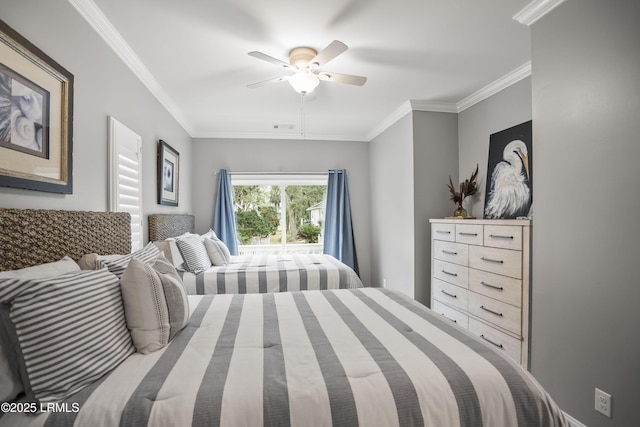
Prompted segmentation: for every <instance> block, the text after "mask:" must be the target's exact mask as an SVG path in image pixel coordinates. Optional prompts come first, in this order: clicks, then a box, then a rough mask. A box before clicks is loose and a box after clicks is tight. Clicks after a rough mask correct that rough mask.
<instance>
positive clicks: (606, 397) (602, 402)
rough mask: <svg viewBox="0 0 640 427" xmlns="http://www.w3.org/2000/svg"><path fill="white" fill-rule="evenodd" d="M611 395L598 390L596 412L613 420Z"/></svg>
mask: <svg viewBox="0 0 640 427" xmlns="http://www.w3.org/2000/svg"><path fill="white" fill-rule="evenodd" d="M611 400H612V398H611V395H610V394H609V393H605V392H604V391H602V390H600V389H598V388H596V403H595V405H596V411H598V412H600V413H601V414H603V415H605V416H607V417H609V418H611V403H612V402H611Z"/></svg>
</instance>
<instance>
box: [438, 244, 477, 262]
mask: <svg viewBox="0 0 640 427" xmlns="http://www.w3.org/2000/svg"><path fill="white" fill-rule="evenodd" d="M433 257H434V258H435V259H439V260H442V261H447V262H452V263H454V264H460V265H469V246H467V245H464V244H462V243H453V242H446V241H443V240H434V241H433Z"/></svg>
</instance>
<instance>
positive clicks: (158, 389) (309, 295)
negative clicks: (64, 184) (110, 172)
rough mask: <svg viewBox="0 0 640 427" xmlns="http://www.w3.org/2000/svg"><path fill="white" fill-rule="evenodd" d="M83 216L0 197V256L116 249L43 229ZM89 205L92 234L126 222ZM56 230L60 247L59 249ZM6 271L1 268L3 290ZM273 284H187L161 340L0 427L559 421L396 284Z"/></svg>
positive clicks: (486, 349) (482, 350)
mask: <svg viewBox="0 0 640 427" xmlns="http://www.w3.org/2000/svg"><path fill="white" fill-rule="evenodd" d="M34 215H36V216H40V215H44V216H46V217H53V218H55V220H48V222H47V223H46V224H45V228H46V230H44V229H40V228H39V224H38V222H37V221H36V222H32V221H30V218H31V217H33V216H34ZM84 215H87V214H86V213H79V212H66V211H48V212H47V213H46V214H43V213H42V211H29V210H0V248H1V249H2V250H3V254H2V257H0V258H2V260H1V261H0V262H2V264H1V265H0V269H2V270H7V269H17V268H22V267H25V266H27V265H32V264H40V263H43V262H50V261H55V260H58V259H60V258H61V257H62V256H64V254H66V253H70V254H72V257H74V258H75V259H78V258H79V257H80V256H82V254H78V252H77V249H75V247H76V246H78V245H79V244H80V245H81V246H83V248H82V250H81V251H90V252H97V253H101V254H107V253H118V252H117V251H116V252H113V249H108V250H107V251H106V252H105V251H104V250H103V249H104V248H101V247H100V246H102V243H96V240H94V239H92V238H89V237H78V234H77V233H80V234H81V235H82V236H86V235H90V234H91V233H93V231H94V230H91V229H86V228H87V226H89V223H87V226H85V225H84V224H85V222H84V221H80V222H79V223H78V227H77V229H76V230H75V231H72V230H69V229H68V228H67V229H65V232H64V233H65V237H63V238H60V236H57V237H56V236H53V235H51V234H56V232H55V231H52V222H51V221H53V223H55V224H57V223H58V222H60V223H69V222H72V223H73V222H74V221H75V220H74V219H73V218H77V217H78V216H84ZM92 215H93V213H92ZM95 215H98V216H100V218H101V221H102V220H103V219H104V218H106V219H105V220H104V221H106V222H109V225H106V226H104V225H99V226H98V230H95V231H96V235H97V236H102V237H98V239H97V240H98V241H99V240H101V239H104V237H103V235H104V234H107V235H113V236H115V235H118V236H123V235H128V233H129V229H128V225H127V226H126V227H123V226H122V224H121V223H122V222H123V221H122V220H121V219H120V215H121V214H95ZM114 218H117V220H115V219H114ZM112 220H113V221H112ZM112 222H113V223H112ZM75 223H77V221H76V222H75ZM90 226H91V227H93V225H92V224H91V225H90ZM55 227H57V225H55V226H54V228H55ZM104 230H108V232H107V233H104ZM25 233H26V235H27V236H34V237H33V238H31V237H25V239H27V240H29V241H30V242H31V243H30V244H32V245H35V246H42V247H44V248H47V247H49V248H51V247H56V249H55V251H53V252H55V253H51V254H49V259H46V258H47V257H46V256H44V255H43V254H44V253H45V252H46V251H45V250H43V249H33V250H31V251H30V252H28V251H25V250H24V248H25V244H24V243H20V242H17V241H16V239H18V240H20V239H21V236H24V235H25ZM5 236H9V237H7V238H5ZM60 240H62V241H63V242H66V244H67V245H68V248H66V249H64V248H60V249H58V248H57V247H58V246H64V243H60ZM81 240H86V241H87V243H86V244H85V243H82V242H81ZM107 240H108V239H107ZM51 241H53V242H57V243H55V244H53V245H51V244H49V243H47V242H51ZM89 241H91V243H89ZM103 243H104V242H103ZM105 244H106V243H105ZM107 245H110V243H108V244H107ZM17 246H18V247H22V249H19V248H17ZM125 246H126V244H125ZM58 250H64V251H65V253H63V254H62V255H61V252H58ZM118 250H121V248H118ZM15 251H17V253H19V254H20V255H19V256H16V255H13V254H14V252H15ZM120 253H121V252H120ZM29 254H32V255H33V254H38V255H37V256H35V258H34V257H31V256H30V255H29ZM18 258H19V260H18ZM6 260H9V261H6ZM132 263H133V261H132ZM125 274H127V273H125ZM121 280H123V279H121ZM6 283H7V282H6V280H5V281H4V282H3V280H2V279H0V294H2V292H3V286H4V287H6V286H7V285H6ZM121 285H122V283H121ZM278 290H279V292H271V293H224V294H206V295H189V296H188V307H189V308H188V311H189V314H190V316H189V319H188V322H187V323H186V326H184V328H183V329H182V330H180V331H179V332H178V333H177V334H176V335H175V337H174V338H173V339H172V340H170V341H169V343H168V345H166V346H164V347H162V348H160V349H158V350H156V351H153V352H150V353H148V354H141V353H139V352H131V354H129V355H128V356H127V357H126V358H124V359H123V360H122V361H121V363H119V364H117V366H116V367H115V368H114V369H112V370H111V371H109V372H108V373H107V374H105V375H103V376H102V377H100V378H99V379H97V380H95V381H92V382H90V383H88V385H85V386H84V387H82V388H81V389H80V390H78V391H76V392H74V393H73V394H71V395H69V396H68V397H66V398H64V399H62V400H61V401H56V405H57V406H47V405H44V406H39V409H44V411H41V412H40V413H39V414H36V415H33V414H31V415H26V414H24V413H19V412H20V411H17V409H19V407H18V403H19V402H24V400H22V401H21V400H17V401H14V402H13V403H12V405H13V409H15V410H13V411H11V410H10V411H5V413H4V414H3V415H2V417H1V418H0V426H23V425H24V426H58V425H59V426H68V425H76V426H84V425H92V426H102V425H104V426H112V425H122V426H188V425H194V426H214V425H225V426H256V425H267V426H271V425H294V426H312V425H314V426H315V425H318V426H320V425H322V426H325V425H326V426H329V425H335V426H341V425H344V426H355V425H361V426H394V425H398V426H422V425H432V426H474V427H475V426H482V425H484V426H518V425H520V426H564V425H566V421H565V419H564V417H563V415H562V413H561V411H560V410H559V408H558V407H557V405H556V404H555V403H554V402H553V401H552V399H551V398H550V397H549V396H548V394H547V393H546V392H545V391H544V390H543V389H542V387H541V386H540V385H539V384H538V383H537V382H536V380H535V379H534V378H533V377H532V376H531V375H530V374H529V373H528V372H526V371H525V370H523V369H522V368H520V367H519V366H518V365H517V364H516V363H515V362H513V361H512V360H511V359H510V358H509V357H508V356H506V355H504V354H501V353H499V352H497V351H496V350H494V349H493V348H491V347H490V346H488V345H486V344H485V343H483V342H481V341H480V340H478V339H477V338H476V337H475V336H473V335H471V334H470V333H468V332H467V331H465V330H463V329H461V328H459V327H457V326H456V325H455V324H454V323H451V322H450V321H448V320H447V319H445V318H443V317H442V316H440V315H438V314H436V313H434V312H432V311H431V310H429V309H428V308H426V307H424V306H422V305H420V304H419V303H417V302H415V301H413V300H411V299H410V298H408V297H406V296H404V295H401V294H399V293H396V292H392V291H389V290H386V289H377V288H362V287H360V288H355V289H324V290H304V291H298V290H291V289H287V290H285V289H278ZM4 306H5V309H7V308H9V309H11V303H10V302H9V303H5V304H4ZM7 306H9V307H7ZM7 321H8V320H6V319H5V322H7ZM4 326H6V324H5V325H4ZM2 350H3V351H4V353H5V354H6V353H7V351H6V350H8V349H7V345H6V343H5V342H2ZM9 353H11V352H9ZM71 356H72V355H70V357H71ZM14 357H15V355H14ZM8 408H9V409H12V408H11V407H8ZM23 408H24V406H23ZM22 412H24V411H22Z"/></svg>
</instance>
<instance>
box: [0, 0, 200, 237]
mask: <svg viewBox="0 0 640 427" xmlns="http://www.w3.org/2000/svg"><path fill="white" fill-rule="evenodd" d="M8 3H9V2H4V3H3V4H2V6H0V8H1V11H0V12H1V13H0V17H1V19H2V20H3V21H5V22H6V23H7V24H8V25H9V26H11V27H13V29H14V30H16V31H18V32H19V33H20V34H21V35H22V36H24V37H25V38H26V39H28V40H29V41H30V42H31V43H33V44H35V45H36V46H37V47H39V48H40V49H41V50H43V51H44V52H45V53H46V54H47V55H49V56H50V57H52V58H53V59H54V60H55V61H57V62H58V63H59V64H61V65H62V66H64V67H65V68H66V69H67V70H69V71H70V72H71V73H72V74H73V75H74V78H75V85H74V117H73V194H71V195H58V194H51V193H43V192H39V191H29V190H20V189H11V188H6V187H0V207H15V208H34V209H73V210H96V211H104V210H106V209H107V207H108V200H107V198H108V187H107V117H108V116H109V115H111V116H113V117H115V118H116V119H117V120H118V121H120V122H121V123H123V124H124V125H125V126H127V127H129V128H130V129H131V130H133V131H134V132H136V133H137V134H139V135H140V136H141V137H142V144H143V153H142V157H143V184H142V185H143V192H144V201H143V203H144V205H143V209H144V213H145V214H149V213H152V212H155V213H158V212H165V213H169V212H170V213H182V212H189V211H190V210H191V177H190V173H189V170H190V169H191V161H192V158H191V138H190V137H189V135H188V134H187V133H186V132H185V131H184V130H183V129H182V127H181V126H180V125H179V124H178V123H177V122H176V121H175V120H174V119H173V117H172V116H171V115H169V113H168V112H167V111H166V110H165V109H164V107H163V106H162V105H161V104H160V103H159V102H158V101H157V100H156V98H155V97H153V96H152V95H151V93H150V92H149V91H148V90H147V89H146V87H145V86H144V85H143V84H142V83H141V82H140V80H138V78H137V77H135V76H134V74H133V73H132V72H131V71H130V70H129V68H127V67H126V66H125V65H124V63H123V62H122V61H121V60H120V58H118V57H117V56H116V54H115V53H114V52H113V50H112V49H111V48H109V47H108V46H107V45H106V43H105V42H104V41H103V40H102V39H101V38H100V37H99V36H98V34H97V33H96V32H95V31H94V30H93V28H91V27H90V26H89V24H87V22H86V21H85V20H84V18H82V17H81V16H80V15H79V14H78V13H77V12H76V10H75V9H74V8H73V7H72V6H71V5H70V4H69V3H68V2H67V1H65V0H51V1H46V2H45V1H36V0H21V1H20V2H10V3H11V4H10V5H9V4H8ZM52 17H55V18H52ZM158 139H164V140H165V141H167V142H168V143H169V144H171V145H172V146H173V147H174V148H175V149H176V150H178V151H179V152H180V162H181V166H182V174H181V176H180V206H179V207H178V208H170V207H161V206H160V205H158V204H157V203H156V152H157V149H156V144H157V141H158ZM145 230H146V223H145ZM145 236H146V233H145ZM145 239H146V237H145Z"/></svg>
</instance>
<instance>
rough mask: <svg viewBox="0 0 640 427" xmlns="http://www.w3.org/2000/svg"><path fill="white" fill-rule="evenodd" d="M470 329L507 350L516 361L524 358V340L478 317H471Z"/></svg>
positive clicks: (490, 342)
mask: <svg viewBox="0 0 640 427" xmlns="http://www.w3.org/2000/svg"><path fill="white" fill-rule="evenodd" d="M469 330H470V331H471V332H472V333H474V334H476V335H477V336H479V337H480V338H482V339H483V340H485V341H486V342H488V343H489V344H492V345H493V346H495V347H497V348H499V349H501V350H503V351H505V352H506V353H507V354H508V355H509V356H511V358H513V359H514V360H515V361H516V362H518V363H520V361H521V358H522V341H520V340H518V339H517V338H514V337H512V336H510V335H507V334H505V333H504V332H500V331H498V330H497V329H494V328H492V327H491V326H489V325H487V324H485V323H482V322H480V321H479V320H476V319H469Z"/></svg>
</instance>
